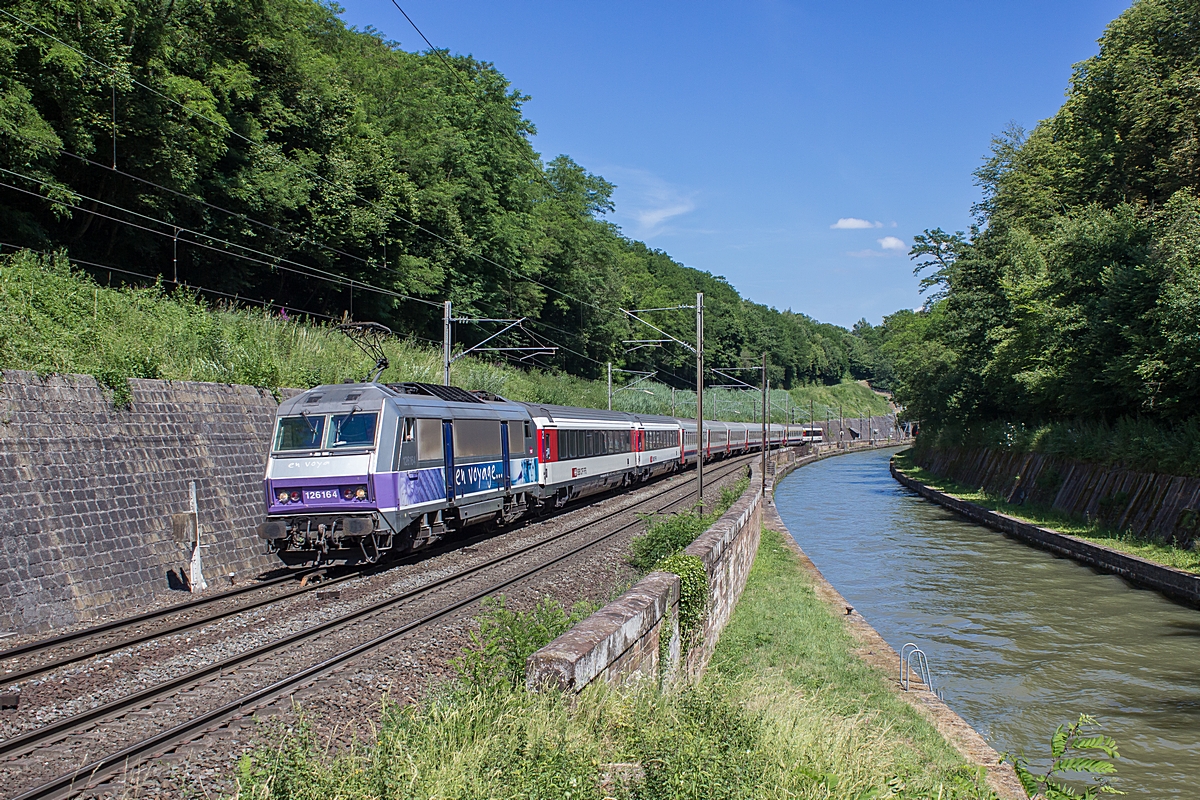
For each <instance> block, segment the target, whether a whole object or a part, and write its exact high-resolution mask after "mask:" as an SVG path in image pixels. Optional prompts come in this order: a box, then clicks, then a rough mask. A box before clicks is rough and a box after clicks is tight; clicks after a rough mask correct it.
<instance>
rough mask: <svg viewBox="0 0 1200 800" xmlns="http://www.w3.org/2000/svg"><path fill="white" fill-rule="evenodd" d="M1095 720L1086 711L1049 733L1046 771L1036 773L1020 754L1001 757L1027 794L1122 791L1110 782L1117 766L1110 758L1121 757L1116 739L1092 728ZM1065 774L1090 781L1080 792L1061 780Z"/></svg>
mask: <svg viewBox="0 0 1200 800" xmlns="http://www.w3.org/2000/svg"><path fill="white" fill-rule="evenodd" d="M1095 727H1096V720H1095V718H1094V717H1090V716H1088V715H1087V714H1080V715H1079V719H1078V720H1077V721H1076V722H1073V723H1071V724H1070V725H1059V726H1058V729H1057V730H1055V731H1054V735H1053V736H1051V737H1050V766H1049V767H1047V769H1046V771H1045V772H1039V773H1035V772H1033V771H1032V770H1031V769H1030V768H1029V762H1028V761H1027V760H1026V759H1025V758H1024V757H1023V756H1016V757H1014V756H1012V754H1010V753H1005V754H1004V756H1003V758H1002V759H1001V760H1003V761H1008V762H1009V763H1011V764H1012V765H1013V769H1015V770H1016V772H1017V777H1018V778H1020V779H1021V785H1022V786H1024V787H1025V791H1026V793H1027V794H1028V795H1029V796H1030V797H1041V798H1045V800H1073V799H1074V798H1078V800H1095V798H1096V797H1097V796H1098V795H1100V794H1124V792H1120V791H1118V790H1117V789H1116V787H1114V786H1113V785H1112V776H1114V775H1116V773H1117V767H1116V765H1115V764H1113V763H1112V761H1111V760H1110V759H1115V758H1120V754H1119V753H1118V752H1117V742H1116V740H1114V739H1113V738H1112V737H1111V736H1105V735H1104V734H1103V733H1100V732H1098V731H1093V730H1090V729H1094V728H1095ZM1066 775H1072V776H1075V775H1086V776H1089V777H1090V778H1091V781H1092V785H1090V786H1088V787H1086V788H1085V789H1084V790H1083V793H1082V794H1081V793H1080V792H1078V791H1077V790H1076V789H1075V787H1073V786H1071V785H1069V784H1068V783H1065V782H1064V776H1066Z"/></svg>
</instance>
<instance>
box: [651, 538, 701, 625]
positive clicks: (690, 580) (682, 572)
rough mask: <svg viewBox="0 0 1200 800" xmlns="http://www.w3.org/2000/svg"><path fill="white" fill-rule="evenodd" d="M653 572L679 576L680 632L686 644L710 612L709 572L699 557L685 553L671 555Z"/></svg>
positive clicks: (655, 567)
mask: <svg viewBox="0 0 1200 800" xmlns="http://www.w3.org/2000/svg"><path fill="white" fill-rule="evenodd" d="M652 571H653V572H670V573H673V574H675V575H678V576H679V632H680V633H682V634H683V635H684V644H685V645H686V644H687V642H688V641H689V639H690V638H691V637H692V636H693V635H694V634H695V633H696V632H697V631H698V630H700V623H701V622H703V621H704V614H705V612H707V611H708V571H707V570H705V569H704V562H703V561H701V560H700V559H699V558H698V557H697V556H685V555H684V554H683V553H675V554H674V555H669V556H667V557H666V558H664V559H663V560H662V561H659V562H658V563H657V564H655V565H654V569H653V570H652Z"/></svg>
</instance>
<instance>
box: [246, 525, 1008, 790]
mask: <svg viewBox="0 0 1200 800" xmlns="http://www.w3.org/2000/svg"><path fill="white" fill-rule="evenodd" d="M854 647H855V645H854V643H853V641H852V640H851V638H850V637H849V635H848V634H847V633H846V631H845V630H844V628H843V627H842V624H841V622H840V620H839V619H838V618H837V617H835V616H834V615H833V614H832V613H831V611H830V610H829V609H828V608H827V607H825V606H824V604H822V603H821V601H820V600H818V599H817V598H816V597H815V595H814V594H813V592H812V587H811V585H809V584H808V583H807V581H806V580H805V579H804V578H803V577H802V576H801V574H800V571H799V567H798V565H797V563H796V560H795V558H794V557H793V556H791V555H790V554H789V553H788V552H787V551H786V550H785V549H784V548H783V546H782V540H781V538H780V536H779V534H777V533H774V532H772V531H764V533H763V544H762V546H761V547H760V551H759V556H758V559H757V560H756V561H755V564H754V567H753V568H752V570H751V576H750V582H749V583H748V585H747V587H746V590H745V593H744V594H743V597H742V601H741V602H740V603H739V606H738V609H737V610H736V611H735V612H734V617H733V619H732V620H731V621H730V624H729V626H728V627H727V629H726V632H725V634H724V635H723V636H722V639H721V642H720V643H719V644H718V646H717V652H716V655H715V656H714V662H713V667H712V668H710V671H709V674H708V676H707V677H706V678H705V683H704V684H703V685H701V686H699V687H684V688H682V689H680V690H678V691H672V692H665V693H664V692H659V691H656V690H655V689H654V688H653V687H649V686H645V685H643V686H641V687H635V688H626V689H623V690H620V691H617V690H612V689H609V688H607V687H605V686H603V685H595V686H593V687H590V688H589V689H588V690H586V691H585V692H583V693H582V694H581V695H578V696H575V695H568V694H560V693H555V692H545V693H533V692H526V691H524V689H523V687H514V686H513V685H512V683H511V682H509V681H503V680H502V681H490V682H482V683H471V682H468V683H460V684H459V685H457V686H455V687H453V688H448V689H445V690H442V691H440V692H438V691H435V692H433V693H431V694H430V695H429V696H427V697H426V698H424V699H423V700H422V701H421V702H420V703H415V704H410V705H403V706H402V705H397V704H395V703H392V702H389V701H388V700H387V698H384V701H383V704H382V705H383V712H382V716H381V719H380V721H379V724H378V726H377V727H376V728H375V729H374V731H373V735H372V736H371V738H370V739H369V740H368V741H366V742H363V743H360V744H356V745H355V746H353V747H352V748H349V749H346V750H339V751H336V752H333V753H331V752H330V750H329V749H328V748H327V747H326V746H325V744H324V742H323V741H321V739H320V738H319V737H318V736H317V735H316V734H315V732H314V730H315V729H314V726H312V725H310V724H308V722H307V721H306V720H305V719H304V718H303V717H302V718H301V720H300V722H299V723H298V724H296V725H293V726H291V727H285V726H284V725H283V724H281V723H278V722H274V723H271V722H268V723H264V726H265V727H264V729H263V734H264V736H263V740H264V743H263V744H262V745H261V746H260V747H259V748H258V749H257V750H255V751H254V752H253V753H252V754H250V755H249V756H248V757H246V758H244V759H242V761H241V763H240V764H239V771H238V773H239V787H238V789H239V793H238V796H239V797H247V798H255V800H285V798H286V799H287V800H317V798H327V797H337V798H344V800H381V798H388V800H410V799H411V800H417V799H418V798H430V797H439V798H449V797H490V798H520V797H525V798H532V797H537V798H550V797H554V798H558V797H562V798H594V799H595V800H601V798H616V799H617V800H634V798H643V799H647V798H696V800H699V799H700V798H705V799H706V800H707V798H748V797H754V798H763V800H785V798H786V799H787V800H830V798H834V797H837V798H843V797H845V798H883V797H891V798H897V800H916V798H931V797H938V798H943V800H993V795H992V794H991V793H990V792H989V791H988V789H987V785H986V783H985V781H984V780H983V776H982V774H981V773H979V772H978V771H977V770H973V769H968V768H967V767H965V766H964V765H963V764H962V762H961V760H960V759H959V758H958V757H957V756H956V755H955V753H954V751H953V750H952V749H951V748H950V746H949V745H948V744H947V743H946V742H945V740H943V739H942V738H941V737H940V736H939V735H938V734H937V732H936V731H935V730H934V729H933V727H932V726H931V725H930V724H929V722H928V721H926V720H925V718H924V717H922V716H920V715H919V714H918V713H916V712H915V711H914V710H913V709H912V708H911V707H909V706H908V705H906V704H905V703H904V702H903V701H901V700H900V699H899V698H898V697H897V696H896V694H895V692H893V691H891V690H890V689H889V688H888V686H887V685H886V683H885V680H884V678H883V677H882V676H881V675H880V674H879V673H878V672H876V671H875V670H873V669H872V668H871V667H869V666H867V665H866V664H865V663H863V662H862V661H861V660H860V659H859V658H858V657H857V656H856V655H855V653H854Z"/></svg>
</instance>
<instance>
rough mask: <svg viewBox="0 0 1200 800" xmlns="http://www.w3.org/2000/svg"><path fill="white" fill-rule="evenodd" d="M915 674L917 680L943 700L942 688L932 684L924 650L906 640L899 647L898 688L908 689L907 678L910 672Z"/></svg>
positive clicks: (909, 676) (931, 675) (910, 674)
mask: <svg viewBox="0 0 1200 800" xmlns="http://www.w3.org/2000/svg"><path fill="white" fill-rule="evenodd" d="M914 672H915V673H916V674H917V680H918V681H920V682H922V683H924V684H925V685H926V686H927V687H929V691H931V692H933V693H934V694H935V695H936V696H937V698H938V699H939V700H945V699H946V698H944V697H943V696H942V690H941V689H937V688H935V687H934V685H933V673H932V672H931V671H930V669H929V658H928V656H926V655H925V651H924V650H922V649H921V648H920V647H917V645H916V643H915V642H907V643H905V645H904V647H901V648H900V688H901V689H903V690H904V691H906V692H907V691H908V690H909V680H910V678H911V676H912V673H914Z"/></svg>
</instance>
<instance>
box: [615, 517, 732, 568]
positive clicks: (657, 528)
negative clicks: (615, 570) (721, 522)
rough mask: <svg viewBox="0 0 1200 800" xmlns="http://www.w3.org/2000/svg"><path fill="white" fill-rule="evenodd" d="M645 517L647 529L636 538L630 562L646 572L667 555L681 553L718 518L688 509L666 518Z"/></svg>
mask: <svg viewBox="0 0 1200 800" xmlns="http://www.w3.org/2000/svg"><path fill="white" fill-rule="evenodd" d="M643 519H644V521H645V523H646V532H645V533H644V534H642V535H640V536H635V537H633V543H632V545H631V548H630V549H631V555H630V557H629V563H630V565H631V566H632V567H633V568H634V569H636V570H638V571H639V572H642V573H646V572H650V571H651V570H653V569H654V565H655V564H658V563H659V562H660V561H662V560H663V559H664V558H666V557H667V556H669V555H672V554H673V553H678V552H679V551H680V550H682V549H683V548H685V547H687V546H688V545H689V544H691V543H692V542H693V541H695V540H696V537H697V536H699V535H700V534H702V533H704V531H705V530H706V529H707V528H708V526H709V525H710V524H712V522H713V521H715V520H716V517H714V516H712V515H711V514H705V515H704V516H701V515H699V514H697V513H696V512H694V511H689V512H686V513H681V514H671V515H669V516H665V517H662V516H657V517H656V516H651V515H647V516H645V517H644V518H643Z"/></svg>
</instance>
